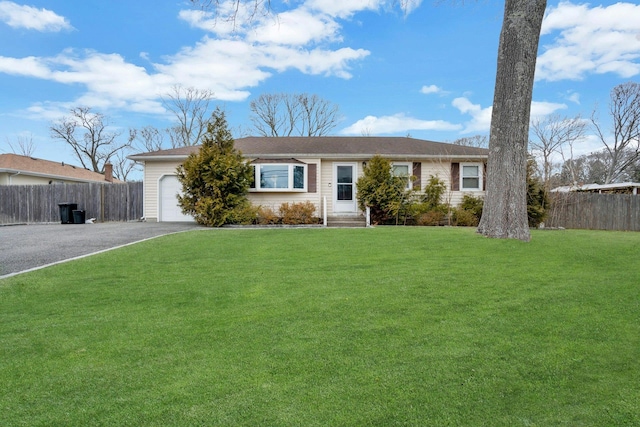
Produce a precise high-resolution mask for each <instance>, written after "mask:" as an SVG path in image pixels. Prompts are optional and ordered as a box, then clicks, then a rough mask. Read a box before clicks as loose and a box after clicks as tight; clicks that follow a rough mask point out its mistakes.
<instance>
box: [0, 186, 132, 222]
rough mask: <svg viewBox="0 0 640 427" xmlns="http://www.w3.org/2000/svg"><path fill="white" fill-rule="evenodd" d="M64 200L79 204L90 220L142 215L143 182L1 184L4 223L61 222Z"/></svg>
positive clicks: (0, 217) (0, 215) (0, 214)
mask: <svg viewBox="0 0 640 427" xmlns="http://www.w3.org/2000/svg"><path fill="white" fill-rule="evenodd" d="M60 203H75V204H77V205H78V206H77V207H78V209H80V210H84V211H85V216H86V218H87V219H89V218H96V221H98V222H104V221H133V220H137V219H139V218H140V217H142V182H128V183H124V184H102V183H95V184H52V185H3V186H0V224H12V223H25V222H26V223H38V222H60V208H59V206H58V205H59V204H60Z"/></svg>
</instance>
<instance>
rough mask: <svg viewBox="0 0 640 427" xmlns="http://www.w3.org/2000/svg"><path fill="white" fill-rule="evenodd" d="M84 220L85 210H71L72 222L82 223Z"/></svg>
mask: <svg viewBox="0 0 640 427" xmlns="http://www.w3.org/2000/svg"><path fill="white" fill-rule="evenodd" d="M84 221H85V211H83V210H78V209H76V210H74V211H73V223H74V224H84Z"/></svg>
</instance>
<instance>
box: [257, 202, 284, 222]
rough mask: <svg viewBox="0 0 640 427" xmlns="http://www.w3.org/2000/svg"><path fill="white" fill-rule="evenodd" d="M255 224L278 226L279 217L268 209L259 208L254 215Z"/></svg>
mask: <svg viewBox="0 0 640 427" xmlns="http://www.w3.org/2000/svg"><path fill="white" fill-rule="evenodd" d="M256 223H257V224H259V225H271V224H279V223H280V216H279V215H278V214H277V213H275V211H274V210H273V209H271V208H270V207H265V206H260V207H259V208H258V212H257V215H256Z"/></svg>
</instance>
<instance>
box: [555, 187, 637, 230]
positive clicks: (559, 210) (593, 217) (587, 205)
mask: <svg viewBox="0 0 640 427" xmlns="http://www.w3.org/2000/svg"><path fill="white" fill-rule="evenodd" d="M545 225H546V226H548V227H564V228H584V229H591V230H622V231H640V195H633V194H598V193H576V192H571V193H553V194H552V195H551V209H550V210H549V212H548V214H547V219H546V220H545Z"/></svg>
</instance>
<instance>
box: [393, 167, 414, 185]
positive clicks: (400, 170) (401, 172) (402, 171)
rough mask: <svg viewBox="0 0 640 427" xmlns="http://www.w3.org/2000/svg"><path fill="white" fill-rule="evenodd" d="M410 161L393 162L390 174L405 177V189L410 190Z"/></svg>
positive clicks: (411, 182) (411, 183)
mask: <svg viewBox="0 0 640 427" xmlns="http://www.w3.org/2000/svg"><path fill="white" fill-rule="evenodd" d="M412 166H413V164H412V163H409V162H393V163H392V164H391V175H393V176H398V177H402V178H404V179H406V183H407V184H406V187H405V188H406V189H407V190H410V189H411V187H412V186H413V181H412V180H411V176H412V172H413V171H412Z"/></svg>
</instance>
